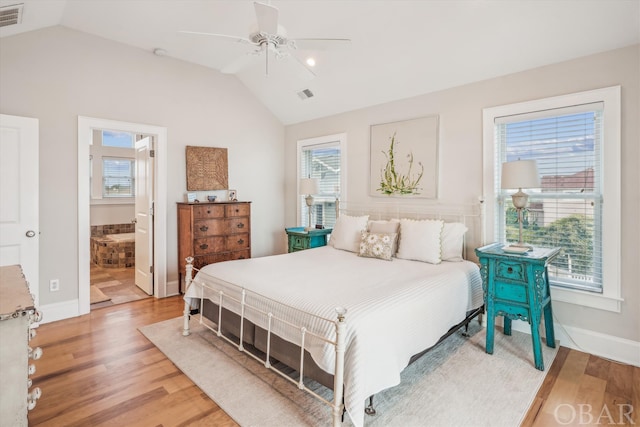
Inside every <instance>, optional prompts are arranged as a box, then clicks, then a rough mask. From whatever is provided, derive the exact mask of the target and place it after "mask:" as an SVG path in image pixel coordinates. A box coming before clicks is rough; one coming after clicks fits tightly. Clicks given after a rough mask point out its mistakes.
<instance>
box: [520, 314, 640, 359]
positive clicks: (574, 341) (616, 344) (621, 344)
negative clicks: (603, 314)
mask: <svg viewBox="0 0 640 427" xmlns="http://www.w3.org/2000/svg"><path fill="white" fill-rule="evenodd" d="M553 327H554V332H555V335H556V340H559V341H560V345H562V346H565V347H569V348H572V349H574V350H579V351H582V352H585V353H589V354H593V355H595V356H599V357H603V358H605V359H611V360H614V361H616V362H621V363H626V364H628V365H633V366H638V367H640V342H637V341H632V340H628V339H625V338H620V337H615V336H613V335H608V334H603V333H600V332H595V331H590V330H588V329H582V328H577V327H575V326H564V325H562V324H559V323H557V322H554V324H553ZM512 328H513V330H514V331H519V332H524V333H526V334H531V328H530V326H529V324H528V323H526V322H522V321H514V322H513V323H512ZM541 332H542V333H544V329H542V330H541Z"/></svg>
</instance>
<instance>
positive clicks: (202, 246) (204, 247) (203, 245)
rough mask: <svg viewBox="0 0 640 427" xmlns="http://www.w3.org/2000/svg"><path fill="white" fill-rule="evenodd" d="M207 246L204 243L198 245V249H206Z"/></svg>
mask: <svg viewBox="0 0 640 427" xmlns="http://www.w3.org/2000/svg"><path fill="white" fill-rule="evenodd" d="M208 247H209V245H207V244H206V243H203V244H201V245H200V249H207V248H208Z"/></svg>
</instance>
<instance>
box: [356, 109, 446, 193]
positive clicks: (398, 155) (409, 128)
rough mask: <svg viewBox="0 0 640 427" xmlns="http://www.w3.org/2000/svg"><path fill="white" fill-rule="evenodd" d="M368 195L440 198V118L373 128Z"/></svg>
mask: <svg viewBox="0 0 640 427" xmlns="http://www.w3.org/2000/svg"><path fill="white" fill-rule="evenodd" d="M370 156H371V159H370V170H369V194H370V195H371V196H379V197H405V198H426V199H436V198H437V197H438V116H437V115H434V116H428V117H421V118H417V119H411V120H403V121H398V122H392V123H384V124H378V125H372V126H371V151H370Z"/></svg>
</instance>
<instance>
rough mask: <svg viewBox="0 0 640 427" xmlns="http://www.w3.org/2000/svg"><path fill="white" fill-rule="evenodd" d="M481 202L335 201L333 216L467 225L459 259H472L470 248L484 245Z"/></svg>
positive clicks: (474, 256) (472, 250)
mask: <svg viewBox="0 0 640 427" xmlns="http://www.w3.org/2000/svg"><path fill="white" fill-rule="evenodd" d="M483 213H484V203H483V202H482V201H479V202H478V203H475V204H430V205H417V204H410V203H406V202H403V203H400V202H398V203H376V204H362V203H350V202H347V201H341V200H336V216H340V215H349V216H360V215H369V219H370V220H389V219H392V218H398V219H400V218H409V219H441V220H443V221H444V222H461V223H463V224H464V225H466V226H467V229H468V230H467V233H466V234H465V239H464V250H463V256H464V258H465V259H468V260H476V259H477V257H476V255H475V252H474V249H475V248H477V247H480V246H482V245H484V244H485V235H484V220H483Z"/></svg>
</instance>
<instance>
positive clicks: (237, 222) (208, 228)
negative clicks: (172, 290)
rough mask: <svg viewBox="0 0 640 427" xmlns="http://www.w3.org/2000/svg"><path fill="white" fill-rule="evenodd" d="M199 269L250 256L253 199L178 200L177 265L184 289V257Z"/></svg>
mask: <svg viewBox="0 0 640 427" xmlns="http://www.w3.org/2000/svg"><path fill="white" fill-rule="evenodd" d="M187 257H193V258H194V262H193V265H194V267H196V268H201V267H204V266H205V265H207V264H212V263H214V262H221V261H229V260H234V259H244V258H251V202H215V203H178V266H179V269H180V270H179V271H180V287H181V291H182V292H184V289H183V282H184V281H183V278H184V274H185V270H184V266H185V258H187Z"/></svg>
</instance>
